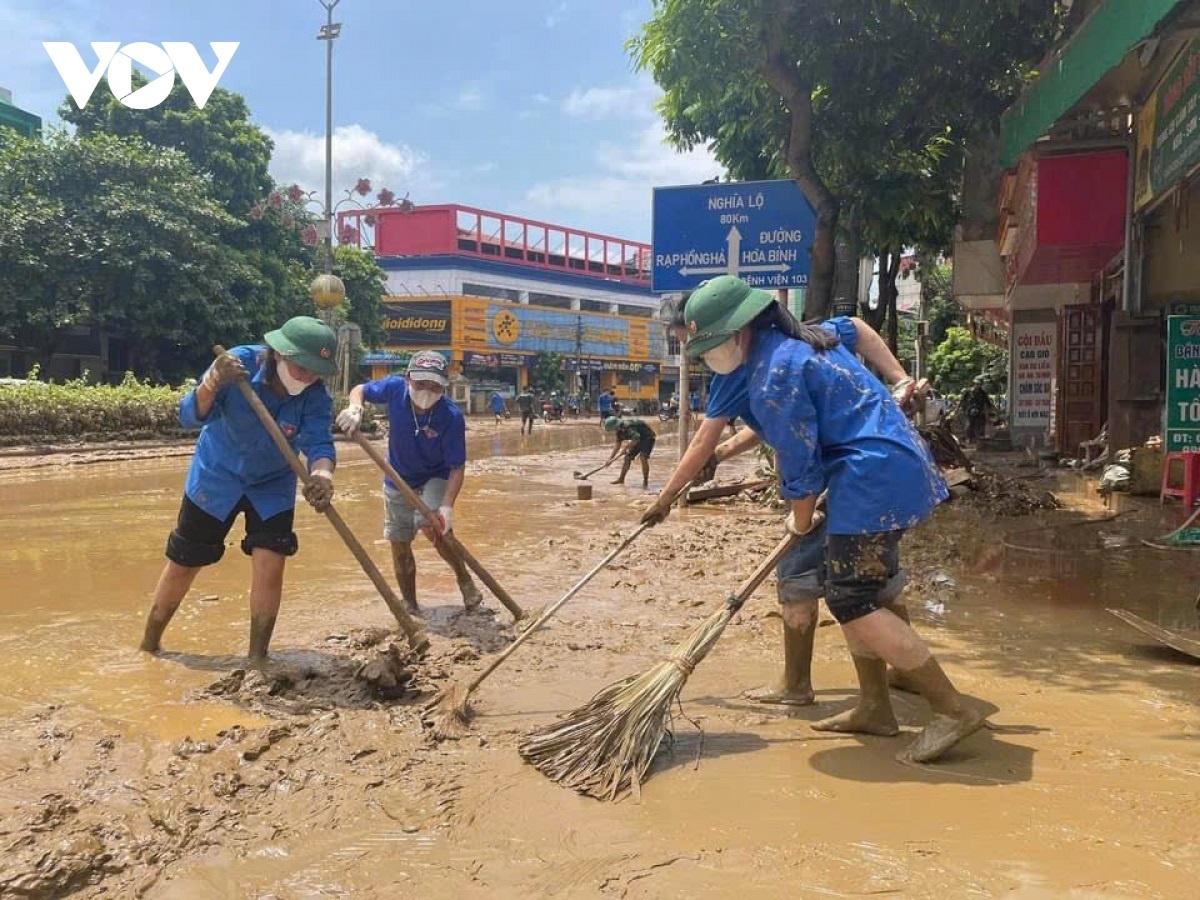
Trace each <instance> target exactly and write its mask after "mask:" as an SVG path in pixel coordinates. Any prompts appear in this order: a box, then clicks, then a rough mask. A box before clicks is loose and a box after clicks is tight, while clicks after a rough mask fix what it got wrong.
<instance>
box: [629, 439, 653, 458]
mask: <svg viewBox="0 0 1200 900" xmlns="http://www.w3.org/2000/svg"><path fill="white" fill-rule="evenodd" d="M655 440H656V438H654V437H644V438H642V439H641V440H640V441H638V442H637V443H636V444H634V445H633V446H632V447H630V448H629V449H628V450H626V451H625V455H626V456H628V457H629V458H630V459H637V458H638V457H639V456H644V457H646V459H649V458H650V454H651V453H653V452H654V442H655Z"/></svg>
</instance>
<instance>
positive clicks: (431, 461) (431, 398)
mask: <svg viewBox="0 0 1200 900" xmlns="http://www.w3.org/2000/svg"><path fill="white" fill-rule="evenodd" d="M449 384H450V379H449V378H448V377H447V376H446V360H445V358H444V357H443V356H442V355H441V354H440V353H434V352H433V351H430V350H422V351H421V352H419V353H416V354H414V356H413V358H412V359H411V360H410V361H409V363H408V369H407V370H406V374H405V375H404V376H403V377H401V376H399V375H389V376H388V377H387V378H381V379H379V380H377V381H368V382H367V383H366V384H360V385H357V386H355V387H354V388H353V389H351V391H350V396H349V397H348V398H347V405H346V408H345V409H343V410H342V411H341V412H340V413H338V417H337V425H338V428H340V429H341V430H342V431H343V432H345V433H346V434H350V435H352V434H354V432H356V431H357V430H358V429H359V426H360V425H362V405H363V402H364V401H366V402H369V403H379V404H383V405H386V406H387V408H388V426H389V429H388V460H389V462H391V464H392V468H394V469H395V470H396V472H397V473H399V475H400V477H401V478H403V479H404V483H405V484H407V485H408V486H409V487H410V488H412V489H413V490H414V491H416V492H417V493H419V494H420V495H421V499H422V500H424V501H425V505H426V506H428V507H429V508H430V509H432V510H437V512H436V514H435V517H436V521H435V522H426V521H425V520H424V519H423V518H422V516H421V514H420V513H419V512H417V511H416V510H415V509H414V508H413V507H412V505H411V504H409V503H408V501H407V500H405V499H404V497H403V495H402V494H401V493H400V491H399V490H398V489H397V488H396V486H395V485H394V484H392V481H391V479H390V478H387V477H385V478H384V480H383V496H384V526H383V536H384V537H385V538H387V540H388V541H390V542H391V545H392V562H393V563H394V565H395V570H396V581H397V583H398V584H399V586H400V594H401V596H402V597H404V602H405V604H406V605H407V606H408V608H409V610H410V611H412V612H414V613H419V612H420V607H419V605H418V604H417V561H416V559H415V558H414V557H413V552H412V542H413V538H414V537H416V533H417V529H418V528H423V529H426V533H427V535H428V536H429V537H430V539H431V540H432V541H433V545H434V546H435V547H436V548H437V551H438V553H439V554H441V556H442V559H444V560H446V562H448V563H449V564H450V566H451V568H453V569H454V574H455V575H456V576H457V578H458V588H459V590H460V591H461V592H462V598H463V605H464V606H465V607H466V608H467V609H468V610H473V609H476V608H478V607H479V605H480V604H481V603H482V602H483V596H482V594H480V592H479V588H478V587H476V586H475V582H474V581H473V580H472V579H471V573H470V572H468V571H467V567H466V565H465V564H464V563H463V561H462V560H461V559H458V558H457V557H454V556H452V555H450V553H449V551H448V550H447V549H446V546H445V542H444V541H440V540H437V539H436V538H437V537H438V536H439V535H442V534H446V533H447V532H449V531H450V530H451V529H452V528H453V527H454V525H453V521H454V502H455V501H456V500H457V499H458V494H459V492H460V491H461V490H462V485H463V475H464V473H465V472H466V465H467V435H466V420H465V419H464V418H463V414H462V411H461V410H460V409H459V408H458V407H457V406H455V405H454V404H453V403H451V402H450V401H449V400H447V399H446V397H445V395H446V388H447V387H448V386H449ZM433 529H436V532H434V531H433Z"/></svg>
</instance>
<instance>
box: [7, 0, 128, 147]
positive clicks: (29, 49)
mask: <svg viewBox="0 0 1200 900" xmlns="http://www.w3.org/2000/svg"><path fill="white" fill-rule="evenodd" d="M44 5H46V4H39V3H36V2H32V0H31V2H28V3H23V2H21V0H17V2H15V3H14V2H13V0H0V34H3V35H4V62H3V65H2V66H0V69H2V72H0V82H3V84H4V86H5V87H6V88H9V89H10V90H12V92H13V101H14V102H15V103H16V104H17V106H19V107H21V108H22V109H27V110H29V111H30V112H33V113H35V114H37V115H39V116H41V117H42V119H43V120H45V121H46V122H47V123H48V124H51V123H54V122H56V121H57V114H56V110H57V109H58V106H59V104H60V103H61V102H62V101H63V100H64V99H65V98H66V96H67V88H66V86H65V85H64V84H63V82H62V79H61V78H60V77H59V74H58V72H57V71H56V70H55V68H54V64H53V63H52V62H51V61H50V57H49V56H48V55H47V54H46V50H45V48H43V47H42V42H43V41H71V42H72V43H74V44H75V45H76V46H77V47H79V48H80V51H81V52H82V53H83V55H84V59H85V61H86V60H87V59H89V58H90V53H91V48H90V47H88V41H89V40H97V39H98V38H97V37H96V35H97V34H98V33H100V32H102V30H103V28H102V26H101V25H99V24H98V23H97V20H96V12H95V10H93V9H92V8H91V6H90V4H89V3H87V2H85V0H62V2H61V3H56V4H55V9H54V11H53V12H52V13H51V12H49V11H43V10H42V9H41V7H42V6H44ZM104 89H105V88H104V86H101V87H100V90H104Z"/></svg>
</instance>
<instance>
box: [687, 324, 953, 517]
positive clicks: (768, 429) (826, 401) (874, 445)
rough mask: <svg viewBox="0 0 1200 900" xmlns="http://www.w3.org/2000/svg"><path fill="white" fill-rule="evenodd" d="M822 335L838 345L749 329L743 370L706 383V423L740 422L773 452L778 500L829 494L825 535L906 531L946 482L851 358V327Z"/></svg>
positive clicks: (941, 494)
mask: <svg viewBox="0 0 1200 900" xmlns="http://www.w3.org/2000/svg"><path fill="white" fill-rule="evenodd" d="M822 327H823V328H827V329H829V330H831V331H834V332H835V333H836V334H837V335H838V337H839V338H841V343H840V344H839V345H838V346H837V347H835V348H834V349H832V350H827V351H825V352H819V351H817V350H814V349H813V348H812V347H811V346H809V345H808V344H807V343H805V342H804V341H798V340H793V339H792V338H789V337H788V336H787V335H785V334H784V333H783V332H781V331H779V330H777V329H774V328H766V329H760V330H758V331H756V332H755V334H754V343H753V345H752V346H751V348H750V352H749V354H748V358H747V360H746V363H745V365H743V366H741V367H740V368H739V369H737V370H735V371H734V372H732V373H730V374H729V375H728V376H720V377H719V378H717V379H714V389H713V394H712V396H711V398H710V400H709V405H708V415H709V416H712V417H714V418H718V417H720V418H733V417H735V416H740V417H741V418H742V419H744V420H745V421H746V422H747V423H749V424H750V426H751V427H752V428H753V429H754V430H755V431H756V432H757V433H758V434H759V435H760V436H761V437H762V438H763V440H764V441H766V442H767V443H768V444H770V445H771V446H772V447H774V448H775V453H776V460H777V462H778V465H779V473H780V493H782V494H783V496H784V497H786V498H788V499H789V500H799V499H803V498H805V497H811V496H813V495H814V494H818V493H820V491H821V490H822V489H823V488H825V487H828V488H829V504H828V515H829V533H830V534H874V533H878V532H885V531H895V530H899V529H905V528H910V527H912V526H913V525H916V524H917V523H918V522H920V521H922V520H924V519H926V518H928V516H929V514H930V513H931V512H932V511H933V509H934V508H935V507H936V506H937V505H938V504H939V503H941V502H942V501H943V500H945V499H946V498H947V497H948V496H949V492H948V491H947V490H946V483H945V481H943V480H942V476H941V473H940V472H939V471H938V468H937V465H936V464H935V463H934V461H933V457H932V456H931V455H930V452H929V448H928V447H927V446H926V444H925V441H924V440H923V439H922V438H921V436H920V435H919V434H917V431H916V429H915V428H913V426H912V424H911V423H910V422H909V421H908V419H907V418H906V417H905V415H904V413H903V412H902V411H901V409H900V407H899V406H897V405H896V402H895V400H893V399H892V396H891V394H889V393H888V390H887V388H885V387H884V386H883V384H882V383H881V382H880V381H879V379H877V378H876V377H875V376H874V375H872V374H871V373H870V372H869V371H868V370H867V369H866V367H865V366H864V365H863V364H862V363H861V362H859V361H858V359H857V357H855V355H854V349H855V347H856V346H857V343H858V332H857V331H856V330H855V328H854V323H853V322H852V321H851V320H850V319H847V318H836V319H830V320H829V321H828V322H825V323H824V324H823V325H822ZM718 388H719V389H718Z"/></svg>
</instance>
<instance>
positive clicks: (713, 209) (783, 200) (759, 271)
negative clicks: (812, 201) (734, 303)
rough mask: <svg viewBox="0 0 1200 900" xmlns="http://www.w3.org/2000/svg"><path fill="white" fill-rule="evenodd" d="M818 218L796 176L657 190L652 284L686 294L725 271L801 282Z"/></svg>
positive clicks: (763, 281)
mask: <svg viewBox="0 0 1200 900" xmlns="http://www.w3.org/2000/svg"><path fill="white" fill-rule="evenodd" d="M816 222H817V217H816V214H815V213H814V212H813V208H812V206H810V205H809V202H808V201H807V200H806V199H805V198H804V195H803V194H802V193H800V188H798V187H797V186H796V182H794V181H742V182H737V183H733V184H699V185H681V186H679V187H660V188H655V189H654V237H653V239H652V245H653V250H652V255H653V257H654V265H653V271H652V274H651V282H650V285H651V289H652V290H655V291H688V290H691V289H692V288H694V287H696V286H697V285H698V284H700V282H702V281H704V280H705V279H706V278H712V277H713V276H715V275H725V274H730V275H737V276H738V277H740V278H743V279H745V280H746V281H747V282H748V283H750V284H752V285H754V286H755V287H760V288H793V287H805V286H807V285H808V272H809V263H810V260H809V250H810V249H811V247H812V239H813V232H814V231H815V230H816Z"/></svg>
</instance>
